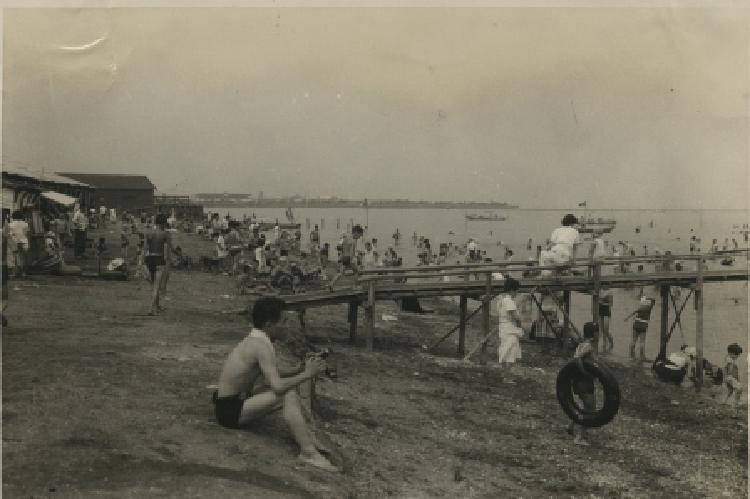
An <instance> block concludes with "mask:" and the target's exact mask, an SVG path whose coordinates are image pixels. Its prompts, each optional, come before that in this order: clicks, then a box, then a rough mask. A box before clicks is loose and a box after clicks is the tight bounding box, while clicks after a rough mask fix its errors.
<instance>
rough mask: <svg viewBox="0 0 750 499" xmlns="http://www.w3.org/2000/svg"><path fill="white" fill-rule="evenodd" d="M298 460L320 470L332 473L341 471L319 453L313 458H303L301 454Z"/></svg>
mask: <svg viewBox="0 0 750 499" xmlns="http://www.w3.org/2000/svg"><path fill="white" fill-rule="evenodd" d="M298 459H299V460H300V461H302V462H303V463H305V464H309V465H310V466H315V467H316V468H320V469H321V470H324V471H330V472H331V473H338V472H339V469H338V468H337V467H335V466H334V465H332V464H331V462H330V461H329V460H328V459H326V458H324V457H323V456H321V455H320V454H318V453H315V454H313V455H312V456H303V455H302V454H300V455H299V457H298Z"/></svg>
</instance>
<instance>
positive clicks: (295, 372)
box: [278, 362, 305, 378]
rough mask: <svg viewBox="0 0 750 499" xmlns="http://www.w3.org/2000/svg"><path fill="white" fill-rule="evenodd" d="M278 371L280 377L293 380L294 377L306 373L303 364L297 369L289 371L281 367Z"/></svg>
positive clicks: (297, 366)
mask: <svg viewBox="0 0 750 499" xmlns="http://www.w3.org/2000/svg"><path fill="white" fill-rule="evenodd" d="M278 371H279V376H281V377H282V378H291V377H292V376H297V375H298V374H302V373H303V372H304V371H305V364H304V363H303V362H300V363H298V364H297V365H296V366H295V367H290V368H288V369H285V368H283V367H279V368H278Z"/></svg>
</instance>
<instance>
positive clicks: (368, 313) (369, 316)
mask: <svg viewBox="0 0 750 499" xmlns="http://www.w3.org/2000/svg"><path fill="white" fill-rule="evenodd" d="M365 326H366V330H367V331H366V333H367V337H366V338H365V341H366V346H367V351H368V352H372V344H373V338H374V336H375V281H370V282H369V283H368V284H367V304H366V305H365Z"/></svg>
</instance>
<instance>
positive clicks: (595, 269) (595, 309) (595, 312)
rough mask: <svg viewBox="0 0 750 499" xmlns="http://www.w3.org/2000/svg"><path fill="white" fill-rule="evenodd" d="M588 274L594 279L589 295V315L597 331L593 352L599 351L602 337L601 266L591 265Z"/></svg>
mask: <svg viewBox="0 0 750 499" xmlns="http://www.w3.org/2000/svg"><path fill="white" fill-rule="evenodd" d="M590 272H591V274H592V276H593V279H594V292H593V294H592V295H591V314H592V316H593V321H594V324H596V326H597V330H598V331H599V332H598V333H597V334H596V337H595V338H594V351H595V352H598V351H599V339H600V338H601V336H602V333H601V331H602V324H601V319H600V317H599V298H600V295H601V275H602V266H601V264H600V263H593V264H592V266H591V267H590Z"/></svg>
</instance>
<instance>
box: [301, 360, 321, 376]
mask: <svg viewBox="0 0 750 499" xmlns="http://www.w3.org/2000/svg"><path fill="white" fill-rule="evenodd" d="M325 369H326V361H325V359H323V358H321V357H317V356H311V357H308V358H307V359H306V360H305V374H309V375H310V377H315V376H317V375H318V374H319V373H320V372H322V371H325Z"/></svg>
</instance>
